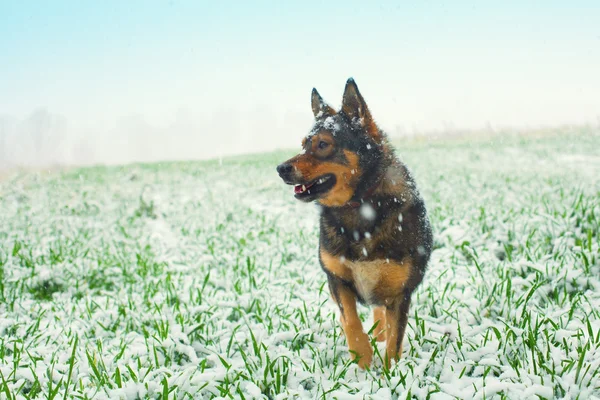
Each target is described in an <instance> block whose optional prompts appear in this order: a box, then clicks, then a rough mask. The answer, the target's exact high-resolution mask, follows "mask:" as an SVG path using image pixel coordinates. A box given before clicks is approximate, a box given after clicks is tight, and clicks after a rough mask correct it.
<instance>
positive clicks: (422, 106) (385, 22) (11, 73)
mask: <svg viewBox="0 0 600 400" xmlns="http://www.w3.org/2000/svg"><path fill="white" fill-rule="evenodd" d="M599 21H600V2H598V1H596V0H576V1H569V2H567V1H529V2H523V1H502V2H500V1H495V2H488V1H483V2H482V1H426V2H413V1H411V2H404V1H402V2H401V1H378V2H372V3H371V2H365V1H343V2H341V1H327V2H319V1H302V2H275V1H270V2H266V1H252V2H243V1H222V2H216V1H210V2H208V1H200V2H198V1H152V2H149V1H112V0H108V1H101V2H100V1H98V2H80V1H66V0H64V1H60V0H57V1H52V2H49V1H48V2H37V1H8V0H1V1H0V59H1V62H0V168H12V167H16V166H22V167H30V166H34V167H39V166H52V165H74V164H99V163H100V164H117V163H130V162H138V161H158V160H182V159H203V158H214V157H221V156H224V155H230V154H239V153H246V152H259V151H270V150H274V149H278V148H284V147H285V148H287V147H295V146H298V145H299V143H300V139H301V137H302V135H303V134H305V133H306V132H307V130H308V129H309V128H310V125H311V120H312V113H311V109H310V92H311V89H312V88H313V87H317V89H318V90H319V91H320V93H321V94H322V95H323V97H324V98H325V99H326V100H327V101H328V102H329V103H330V104H331V105H333V106H334V107H336V108H337V107H339V105H340V103H341V96H342V91H343V87H344V84H345V81H346V79H347V78H348V77H350V76H353V77H354V78H355V79H356V81H357V83H358V85H359V88H360V89H361V91H362V93H363V95H364V96H365V98H366V100H367V102H368V103H369V105H370V107H371V110H372V111H373V114H374V116H375V118H376V120H377V121H378V123H379V124H380V126H381V127H382V128H384V129H385V130H387V132H388V133H389V134H390V135H391V136H394V137H402V136H426V137H427V135H434V136H437V137H440V136H444V135H457V134H462V133H464V132H471V134H477V135H480V134H486V133H493V132H497V131H499V130H506V129H508V130H527V129H539V128H547V127H554V126H565V125H582V124H588V125H589V124H591V125H594V126H597V125H598V124H599V123H600V73H599V71H600V23H599Z"/></svg>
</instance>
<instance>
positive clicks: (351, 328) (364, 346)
mask: <svg viewBox="0 0 600 400" xmlns="http://www.w3.org/2000/svg"><path fill="white" fill-rule="evenodd" d="M339 301H340V304H339V306H340V308H341V309H343V310H344V313H343V315H342V317H341V318H340V322H341V323H342V328H343V329H344V334H345V335H346V341H347V342H348V349H349V350H350V354H351V355H352V359H353V360H354V359H356V358H357V357H358V358H359V360H358V366H359V367H361V368H365V367H367V366H368V365H370V364H371V360H372V358H373V348H372V347H371V343H370V342H369V336H368V335H367V334H366V333H364V331H363V327H362V322H361V321H360V318H359V317H358V312H357V311H356V298H355V297H354V293H352V291H351V290H350V289H348V288H346V287H342V288H340V298H339Z"/></svg>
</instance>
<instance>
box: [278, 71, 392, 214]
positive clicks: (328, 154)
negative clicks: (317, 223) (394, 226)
mask: <svg viewBox="0 0 600 400" xmlns="http://www.w3.org/2000/svg"><path fill="white" fill-rule="evenodd" d="M311 103H312V110H313V114H314V116H315V120H316V121H315V125H314V126H313V128H312V129H311V130H310V132H309V134H308V135H307V136H306V137H305V138H304V139H303V140H302V148H303V150H302V152H301V153H300V154H298V155H296V156H295V157H292V158H291V159H289V160H287V161H286V162H284V163H282V164H280V165H278V166H277V172H278V173H279V175H280V176H281V178H282V179H283V181H284V182H285V183H287V184H288V185H294V195H295V197H296V198H297V199H299V200H302V201H306V202H309V201H313V200H317V201H318V202H319V203H320V204H321V205H323V206H326V207H340V206H344V205H346V204H348V202H349V201H351V200H352V199H353V197H354V195H355V193H356V191H357V188H359V187H361V183H362V186H364V182H365V180H366V177H368V176H373V174H374V172H375V170H376V169H377V167H378V166H379V165H380V161H381V159H382V158H383V153H384V148H383V147H384V142H385V137H384V135H383V132H381V131H380V130H379V128H378V127H377V125H376V124H375V121H374V120H373V117H372V116H371V113H370V112H369V109H368V107H367V103H366V102H365V100H364V99H363V97H362V95H361V94H360V92H359V91H358V87H357V86H356V83H355V82H354V79H352V78H350V79H348V81H347V82H346V88H345V90H344V96H343V99H342V108H341V110H340V111H339V112H336V111H335V110H334V109H333V108H331V107H330V106H329V105H327V104H326V103H325V102H324V101H323V98H322V97H321V96H320V95H319V93H318V92H317V90H316V89H313V91H312V98H311Z"/></svg>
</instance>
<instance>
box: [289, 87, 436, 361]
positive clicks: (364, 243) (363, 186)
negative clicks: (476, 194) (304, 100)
mask: <svg viewBox="0 0 600 400" xmlns="http://www.w3.org/2000/svg"><path fill="white" fill-rule="evenodd" d="M311 105H312V111H313V114H314V117H315V124H314V126H313V128H312V129H311V130H310V132H309V134H308V135H307V136H306V137H305V138H304V139H303V141H302V151H301V153H300V154H298V155H296V156H295V157H292V158H291V159H289V160H287V161H285V162H284V163H282V164H280V165H278V166H277V172H278V173H279V175H280V177H281V178H282V179H283V181H284V182H285V183H286V184H288V185H293V186H294V195H295V197H296V199H298V200H301V201H304V202H313V201H316V202H317V203H318V204H319V205H320V206H321V215H320V238H319V262H320V264H321V268H322V269H323V271H325V274H326V275H327V280H328V284H329V290H330V293H331V297H332V299H333V300H334V301H335V303H336V304H337V305H338V307H339V310H340V322H341V325H342V328H343V331H344V334H345V336H346V340H347V343H348V348H349V350H350V354H351V358H352V359H353V360H354V361H355V362H357V363H358V365H359V367H361V368H363V369H364V368H367V367H368V366H370V364H371V361H372V358H373V348H372V346H371V343H370V341H369V336H368V335H367V334H366V333H365V332H364V331H363V327H362V323H361V320H360V318H359V316H358V312H357V309H356V304H357V301H358V302H360V303H362V304H365V305H369V306H373V307H374V310H373V317H374V322H375V328H374V330H373V335H374V336H375V338H376V339H377V340H378V341H383V340H385V341H386V352H385V360H384V363H385V364H384V365H385V366H386V367H387V368H389V367H390V365H391V361H392V360H398V359H399V357H400V355H401V353H402V340H403V337H404V332H405V329H406V325H407V322H408V312H409V306H410V301H411V295H412V293H413V291H414V290H415V289H416V288H417V286H418V285H419V284H420V283H421V281H422V280H423V276H424V274H425V270H426V268H427V263H428V261H429V257H430V254H431V249H432V242H433V235H432V231H431V226H430V222H429V218H428V216H427V212H426V209H425V203H424V201H423V199H422V197H421V196H420V194H419V192H418V190H417V187H416V184H415V181H414V179H413V177H412V175H411V173H410V172H409V170H408V169H407V167H406V166H405V165H404V164H403V163H402V162H401V161H400V160H399V159H398V158H397V157H396V155H395V154H394V150H393V148H392V146H391V145H390V143H389V141H388V139H387V136H386V134H385V133H384V132H383V131H382V130H380V129H379V128H378V126H377V125H376V123H375V121H374V119H373V117H372V116H371V112H370V111H369V108H368V107H367V103H366V102H365V100H364V98H363V97H362V95H361V93H360V92H359V90H358V86H357V85H356V83H355V81H354V79H352V78H350V79H348V81H347V82H346V87H345V90H344V95H343V98H342V107H341V110H340V111H338V112H336V111H335V110H334V109H333V108H332V107H330V106H329V105H327V103H325V101H324V100H323V98H322V97H321V95H319V93H318V92H317V90H316V89H313V90H312V97H311Z"/></svg>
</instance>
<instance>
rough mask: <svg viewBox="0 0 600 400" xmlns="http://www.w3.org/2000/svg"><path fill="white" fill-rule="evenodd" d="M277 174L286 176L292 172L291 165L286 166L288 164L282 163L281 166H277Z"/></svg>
mask: <svg viewBox="0 0 600 400" xmlns="http://www.w3.org/2000/svg"><path fill="white" fill-rule="evenodd" d="M277 172H278V173H279V175H281V176H283V175H287V174H289V173H290V172H292V165H291V164H288V163H283V164H279V165H278V166H277Z"/></svg>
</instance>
